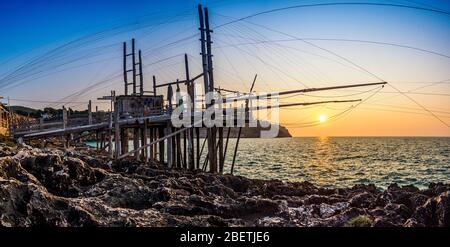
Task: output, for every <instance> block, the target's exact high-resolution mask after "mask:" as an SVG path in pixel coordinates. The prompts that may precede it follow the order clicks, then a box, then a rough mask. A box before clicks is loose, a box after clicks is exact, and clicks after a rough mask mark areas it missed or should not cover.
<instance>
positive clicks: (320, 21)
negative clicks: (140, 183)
mask: <svg viewBox="0 0 450 247" xmlns="http://www.w3.org/2000/svg"><path fill="white" fill-rule="evenodd" d="M200 2H202V3H203V4H204V5H205V6H207V7H209V10H210V13H211V14H210V15H211V22H212V24H213V26H215V25H219V24H222V23H225V22H228V21H230V20H232V19H233V18H240V17H244V16H247V15H251V14H254V13H258V12H261V11H266V10H271V9H275V8H281V7H287V6H293V5H300V4H315V3H342V2H361V1H338V0H330V1H312V0H309V1H308V0H304V1H295V0H278V1H257V0H240V1H237V0H236V1H234V0H230V1H226V0H211V1H200ZM363 2H369V3H389V4H407V5H412V6H417V7H423V8H432V9H437V10H442V11H446V12H449V11H450V1H425V0H415V1H405V0H392V1H388V0H386V1H370V0H368V1H363ZM198 3H199V1H190V0H180V1H178V0H165V1H122V0H110V1H106V0H104V1H100V0H91V1H84V0H83V1H43V0H37V1H23V0H16V1H4V0H2V1H1V3H0V4H1V5H0V31H1V32H2V35H1V37H2V38H1V39H0V96H4V97H11V98H12V99H22V100H25V99H28V100H30V101H28V102H27V101H16V102H15V103H16V104H21V105H28V106H33V107H40V108H41V107H45V106H48V105H53V106H55V107H56V106H57V107H60V106H61V104H50V103H46V102H42V103H40V102H34V101H49V102H50V101H61V100H62V99H64V98H66V99H64V100H66V101H68V102H69V103H70V105H71V106H72V107H75V108H77V107H79V108H83V107H85V106H84V103H83V102H85V101H87V100H89V99H95V98H96V97H99V96H102V95H104V94H108V93H109V90H110V89H115V90H118V91H122V90H123V88H122V82H121V78H120V69H121V57H120V56H121V42H123V41H127V40H130V39H131V38H133V37H134V38H136V39H137V46H138V48H140V49H142V50H143V54H144V64H145V76H146V79H148V78H150V77H151V75H156V76H157V78H158V79H159V80H160V81H171V80H175V79H177V78H178V77H182V75H183V67H182V66H183V65H182V56H181V55H182V53H184V52H186V53H188V55H189V56H190V59H191V60H192V61H191V63H192V65H191V69H192V73H193V74H194V73H197V72H199V71H200V66H199V56H198V53H199V44H198V37H190V38H189V36H191V35H195V34H198V30H197V26H198V20H197V19H198V17H197V16H196V11H197V9H196V6H197V4H198ZM258 25H260V26H258ZM273 30H275V31H273ZM285 34H288V35H290V36H286V35H285ZM185 37H186V38H188V39H187V40H186V42H181V43H177V44H176V45H173V46H166V44H168V43H171V42H174V41H177V40H178V39H182V38H185ZM292 37H300V38H312V39H317V38H324V39H330V38H331V39H356V40H366V41H377V42H387V43H395V44H401V45H406V46H412V47H417V48H420V49H425V50H430V51H434V52H437V53H440V54H443V55H444V57H443V56H436V55H432V54H430V53H424V52H418V51H417V50H412V49H405V48H399V47H392V46H381V45H373V44H367V43H355V42H341V41H323V40H322V41H320V40H311V42H313V43H314V44H315V45H317V46H320V47H323V48H326V49H328V50H330V51H333V52H335V53H337V54H340V55H342V56H345V57H346V58H348V59H349V60H351V61H353V62H355V63H357V64H359V65H361V66H363V67H364V68H366V69H368V70H369V71H371V72H373V73H374V74H376V75H378V76H381V77H382V78H383V79H384V80H388V81H390V82H392V84H393V85H396V86H397V87H398V88H400V89H401V90H402V91H408V90H413V89H415V88H417V87H419V86H427V85H428V84H425V83H426V82H436V81H442V80H446V79H450V74H449V73H448V71H449V66H450V63H449V61H450V60H449V59H448V58H445V56H450V45H449V42H448V41H449V40H450V17H449V15H446V14H439V13H436V12H432V11H423V10H416V9H405V8H394V7H386V6H384V7H383V6H363V5H361V6H350V5H345V6H344V5H340V6H339V5H333V6H321V7H308V8H294V9H290V10H284V11H279V12H273V13H268V14H264V15H260V16H256V17H252V18H250V19H248V20H246V21H241V22H238V23H234V24H231V25H228V26H225V27H223V28H220V29H218V30H215V33H214V34H213V40H214V42H215V43H214V44H213V52H214V54H215V57H214V60H215V65H216V74H217V81H218V82H217V84H218V85H220V86H222V87H228V88H230V89H237V90H248V89H247V88H248V87H249V84H250V83H251V78H253V76H254V74H255V73H258V75H259V78H260V79H259V81H258V83H257V85H256V87H255V88H256V90H258V91H276V90H286V89H292V88H299V87H304V86H305V85H306V86H308V87H317V86H326V85H331V84H333V85H339V84H343V83H353V82H354V83H356V82H366V81H377V80H376V79H375V78H373V77H371V76H370V75H368V74H367V73H362V72H361V71H358V70H357V69H355V68H354V66H352V65H351V64H348V63H346V62H345V61H342V60H341V59H339V58H337V57H336V56H333V55H332V54H330V53H327V52H324V50H321V49H317V47H312V46H310V45H307V44H305V43H302V42H294V41H290V42H282V43H277V44H273V43H271V44H251V45H245V44H242V43H246V42H254V41H255V40H283V39H288V38H292ZM83 38H84V39H83ZM74 40H76V42H73V41H74ZM85 41H86V42H85ZM69 42H73V43H70V44H71V45H72V46H70V49H68V50H64V49H60V50H56V52H55V53H54V54H52V56H48V57H45V56H43V55H44V54H46V53H47V52H50V51H54V49H55V48H57V47H60V46H62V45H65V44H67V43H69ZM170 57H174V58H171V59H168V60H167V61H166V60H165V59H166V58H170ZM36 59H38V60H37V61H39V62H37V63H33V62H32V61H36ZM39 59H40V60H39ZM27 63H28V67H25V68H26V69H27V70H26V72H21V71H23V68H22V66H23V65H24V64H27ZM352 67H353V68H352ZM19 68H22V70H18V69H19ZM13 71H16V72H14V73H11V72H13ZM6 76H9V77H6ZM5 77H6V79H5ZM102 81H107V83H100V82H102ZM146 82H148V81H147V80H146ZM405 82H418V83H417V84H412V83H405ZM148 83H149V82H148ZM10 85H14V87H9V86H10ZM93 85H94V86H95V87H94V88H92V90H91V89H89V87H90V86H93ZM85 88H87V89H86V90H87V91H86V92H84V91H83V92H81V93H80V94H79V95H77V96H76V97H75V96H71V97H68V96H70V95H71V94H73V93H74V92H77V91H80V90H83V89H85ZM449 89H450V88H449V83H443V84H439V85H432V86H429V87H428V86H427V87H426V88H425V89H423V90H425V91H426V92H428V93H434V94H436V93H442V92H449ZM391 91H392V90H391ZM386 95H389V92H386ZM386 95H377V96H376V97H375V100H378V101H379V102H381V103H385V104H390V105H401V106H403V107H414V108H418V106H417V105H415V104H414V103H412V102H410V101H408V100H405V99H401V97H396V98H395V99H386ZM413 96H414V97H415V99H416V100H418V101H420V102H421V103H423V104H425V105H426V106H428V107H431V108H432V109H434V110H436V111H438V110H448V111H450V109H448V106H449V105H450V100H449V97H443V96H436V97H433V96H430V95H413ZM31 100H33V101H31ZM302 100H303V99H302ZM379 102H378V103H379ZM99 104H100V103H99ZM99 107H100V108H102V107H103V106H102V105H101V104H100V105H99ZM416 110H417V109H416ZM324 111H325V110H324ZM315 113H316V112H314V114H315ZM314 114H312V115H314ZM328 114H332V113H328ZM377 114H383V112H380V113H376V112H373V115H375V116H379V115H377ZM306 115H307V114H306ZM356 115H357V114H356ZM409 117H412V116H411V114H410V115H405V117H404V118H402V121H403V120H405V121H409V120H408V119H410V118H409ZM349 118H350V120H352V119H353V120H354V119H355V118H356V117H355V118H352V117H349ZM429 120H430V121H431V123H433V124H431V125H430V126H432V127H433V128H435V129H436V128H438V129H439V131H438V134H440V135H450V132H449V130H448V128H443V127H437V126H438V123H436V124H437V125H436V126H435V125H434V120H432V118H430V119H429ZM447 120H448V121H449V122H450V118H449V119H447ZM396 121H400V120H396ZM344 123H345V121H344ZM421 133H425V134H426V133H431V132H429V131H428V130H427V129H425V128H424V129H423V131H422V132H420V133H419V134H421Z"/></svg>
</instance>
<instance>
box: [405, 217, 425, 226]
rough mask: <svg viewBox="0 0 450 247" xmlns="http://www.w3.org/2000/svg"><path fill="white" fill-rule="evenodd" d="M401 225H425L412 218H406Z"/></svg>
mask: <svg viewBox="0 0 450 247" xmlns="http://www.w3.org/2000/svg"><path fill="white" fill-rule="evenodd" d="M403 226H404V227H424V226H425V225H424V224H421V223H419V222H417V220H416V219H414V218H409V219H408V220H406V222H405V223H404V224H403Z"/></svg>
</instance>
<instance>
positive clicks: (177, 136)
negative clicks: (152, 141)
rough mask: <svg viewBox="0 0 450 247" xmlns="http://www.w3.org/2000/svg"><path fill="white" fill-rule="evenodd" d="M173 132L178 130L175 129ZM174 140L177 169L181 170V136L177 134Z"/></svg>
mask: <svg viewBox="0 0 450 247" xmlns="http://www.w3.org/2000/svg"><path fill="white" fill-rule="evenodd" d="M175 130H178V129H175ZM175 138H176V141H175V143H176V149H177V151H176V157H177V167H178V168H181V134H177V135H176V136H175Z"/></svg>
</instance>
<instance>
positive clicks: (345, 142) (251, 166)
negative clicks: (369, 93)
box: [130, 137, 450, 188]
mask: <svg viewBox="0 0 450 247" xmlns="http://www.w3.org/2000/svg"><path fill="white" fill-rule="evenodd" d="M234 143H235V139H230V143H229V149H228V152H227V157H226V164H225V166H226V167H225V172H229V169H230V166H231V162H232V154H233V148H234ZM130 144H131V143H130ZM205 150H207V149H206V147H205ZM235 174H237V175H242V176H245V177H250V178H258V179H280V180H284V181H295V182H297V181H309V182H311V183H313V184H315V185H318V186H323V187H348V186H352V185H354V184H359V183H365V184H367V183H374V184H375V185H377V186H380V187H383V188H385V187H387V186H388V185H389V184H390V183H394V182H395V183H398V184H400V185H406V184H414V185H416V186H418V187H426V186H428V184H429V183H430V182H446V183H450V138H445V137H444V138H434V137H326V138H322V137H317V138H316V137H311V138H309V137H308V138H303V137H302V138H279V139H258V138H255V139H253V138H251V139H241V141H240V145H239V152H238V156H237V158H236V165H235Z"/></svg>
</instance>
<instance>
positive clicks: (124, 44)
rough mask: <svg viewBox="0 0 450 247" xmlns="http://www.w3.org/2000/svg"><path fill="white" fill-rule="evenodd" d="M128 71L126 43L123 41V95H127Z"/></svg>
mask: <svg viewBox="0 0 450 247" xmlns="http://www.w3.org/2000/svg"><path fill="white" fill-rule="evenodd" d="M127 74H128V71H127V43H125V42H123V82H124V83H125V95H128V76H127Z"/></svg>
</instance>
